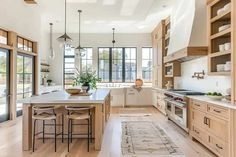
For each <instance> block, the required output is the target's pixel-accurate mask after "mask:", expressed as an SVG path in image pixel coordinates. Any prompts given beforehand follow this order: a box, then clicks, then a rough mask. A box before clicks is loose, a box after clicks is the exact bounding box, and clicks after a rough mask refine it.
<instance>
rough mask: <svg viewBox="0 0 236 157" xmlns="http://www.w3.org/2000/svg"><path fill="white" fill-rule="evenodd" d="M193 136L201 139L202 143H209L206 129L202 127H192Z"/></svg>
mask: <svg viewBox="0 0 236 157" xmlns="http://www.w3.org/2000/svg"><path fill="white" fill-rule="evenodd" d="M192 134H193V135H194V136H196V137H197V138H198V139H200V140H201V141H202V142H207V141H208V136H207V133H206V131H205V130H204V129H202V128H200V127H196V126H195V125H193V126H192Z"/></svg>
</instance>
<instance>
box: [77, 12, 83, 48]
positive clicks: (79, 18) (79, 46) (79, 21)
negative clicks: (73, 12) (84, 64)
mask: <svg viewBox="0 0 236 157" xmlns="http://www.w3.org/2000/svg"><path fill="white" fill-rule="evenodd" d="M78 12H79V47H80V33H81V32H80V26H81V23H80V18H81V17H80V13H81V12H82V11H81V10H78Z"/></svg>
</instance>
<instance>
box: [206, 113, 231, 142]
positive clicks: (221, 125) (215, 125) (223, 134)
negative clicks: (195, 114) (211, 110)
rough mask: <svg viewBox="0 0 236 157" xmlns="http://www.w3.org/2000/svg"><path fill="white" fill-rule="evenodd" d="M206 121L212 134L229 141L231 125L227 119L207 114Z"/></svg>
mask: <svg viewBox="0 0 236 157" xmlns="http://www.w3.org/2000/svg"><path fill="white" fill-rule="evenodd" d="M206 123H207V128H208V130H209V132H210V134H213V135H215V136H216V137H218V138H220V139H221V140H223V141H225V142H227V141H228V130H229V125H228V122H227V121H225V120H222V119H219V118H216V117H214V116H207V122H206Z"/></svg>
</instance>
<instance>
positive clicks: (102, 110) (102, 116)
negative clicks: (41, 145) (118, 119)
mask: <svg viewBox="0 0 236 157" xmlns="http://www.w3.org/2000/svg"><path fill="white" fill-rule="evenodd" d="M34 105H40V106H44V105H45V106H48V105H50V106H51V105H53V106H57V107H58V108H64V106H66V105H75V106H83V107H84V106H85V107H86V106H94V114H93V116H94V118H93V119H94V121H93V122H94V131H93V137H94V140H95V150H100V149H101V143H102V137H103V132H104V128H105V125H106V121H107V120H108V118H109V115H110V90H109V89H98V90H96V91H93V92H92V94H91V95H90V96H78V95H70V94H68V93H66V92H65V91H59V92H53V93H49V94H45V95H40V96H34V97H31V98H29V99H25V100H24V101H23V130H22V134H23V135H22V137H23V140H22V146H23V150H25V151H28V150H30V149H31V148H32V126H33V125H32V114H33V113H32V106H34ZM62 113H64V114H66V113H65V112H64V111H63V112H62ZM65 117H66V116H65ZM64 120H67V119H66V118H65V119H64ZM65 127H66V126H65Z"/></svg>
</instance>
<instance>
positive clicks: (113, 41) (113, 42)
mask: <svg viewBox="0 0 236 157" xmlns="http://www.w3.org/2000/svg"><path fill="white" fill-rule="evenodd" d="M112 31H113V33H112V34H113V40H112V44H113V48H114V46H115V43H116V41H115V28H112Z"/></svg>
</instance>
